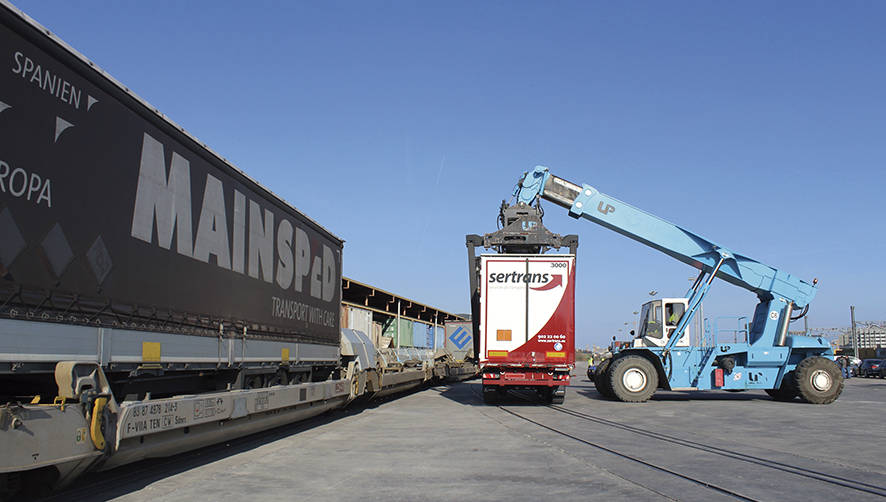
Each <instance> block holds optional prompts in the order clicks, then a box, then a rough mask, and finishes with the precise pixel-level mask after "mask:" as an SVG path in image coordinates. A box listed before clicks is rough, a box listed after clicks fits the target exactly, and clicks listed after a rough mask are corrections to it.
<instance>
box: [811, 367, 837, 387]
mask: <svg viewBox="0 0 886 502" xmlns="http://www.w3.org/2000/svg"><path fill="white" fill-rule="evenodd" d="M809 380H810V382H811V383H812V387H813V388H814V389H815V390H817V391H826V390H828V389H830V388H831V385H833V381H832V380H831V375H830V374H828V372H827V371H825V370H817V371H815V372H814V373H812V376H811V377H810V378H809Z"/></svg>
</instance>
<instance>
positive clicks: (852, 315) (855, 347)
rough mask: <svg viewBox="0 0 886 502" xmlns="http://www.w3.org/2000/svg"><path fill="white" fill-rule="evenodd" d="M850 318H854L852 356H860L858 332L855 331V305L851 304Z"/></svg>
mask: <svg viewBox="0 0 886 502" xmlns="http://www.w3.org/2000/svg"><path fill="white" fill-rule="evenodd" d="M849 318H850V319H852V356H853V357H858V334H857V333H856V332H855V305H850V306H849Z"/></svg>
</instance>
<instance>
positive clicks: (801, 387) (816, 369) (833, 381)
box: [794, 356, 843, 404]
mask: <svg viewBox="0 0 886 502" xmlns="http://www.w3.org/2000/svg"><path fill="white" fill-rule="evenodd" d="M794 380H795V382H796V383H795V385H796V387H797V392H798V393H799V394H800V397H802V398H803V399H805V400H806V401H808V402H810V403H813V404H829V403H833V402H834V401H836V400H837V398H838V397H840V394H841V393H842V392H843V375H842V373H841V372H840V368H838V367H837V364H836V363H835V362H834V361H831V360H830V359H827V358H824V357H821V356H813V357H807V358H806V359H803V360H802V361H800V364H798V365H797V369H796V370H794Z"/></svg>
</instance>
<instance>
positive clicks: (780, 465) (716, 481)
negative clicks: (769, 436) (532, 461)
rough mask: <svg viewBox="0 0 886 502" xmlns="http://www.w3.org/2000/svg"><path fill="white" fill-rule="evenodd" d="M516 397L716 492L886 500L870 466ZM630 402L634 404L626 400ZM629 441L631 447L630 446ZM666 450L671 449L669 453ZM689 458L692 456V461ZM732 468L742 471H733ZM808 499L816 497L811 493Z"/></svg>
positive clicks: (528, 411) (545, 424)
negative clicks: (714, 440) (679, 432)
mask: <svg viewBox="0 0 886 502" xmlns="http://www.w3.org/2000/svg"><path fill="white" fill-rule="evenodd" d="M514 397H515V398H516V399H514V400H513V401H512V403H499V404H498V405H497V407H498V408H499V409H500V410H502V411H503V412H505V413H507V414H509V415H511V416H513V417H516V418H518V419H520V420H523V421H525V422H527V423H530V424H532V425H533V426H535V427H538V428H541V429H544V430H547V431H549V432H552V433H554V434H556V435H558V436H561V437H563V438H567V439H569V440H570V441H573V442H576V443H579V444H582V445H585V446H589V447H592V448H594V449H595V450H596V451H597V452H599V453H601V454H602V455H603V457H604V458H605V457H606V456H609V458H613V457H615V458H617V459H621V460H623V461H626V462H630V463H633V464H636V465H639V466H642V467H643V468H644V469H648V470H650V471H655V472H657V473H661V474H663V475H666V476H669V477H672V478H674V479H678V480H681V481H683V482H687V483H689V484H691V485H694V486H697V487H701V488H703V489H704V490H706V491H710V492H711V494H712V495H713V494H717V495H720V496H723V497H724V498H731V499H736V500H745V501H763V500H784V499H785V498H784V497H783V493H782V495H779V487H778V485H779V484H780V483H781V484H783V486H788V485H789V484H790V485H793V484H794V483H796V482H798V481H799V482H800V483H802V485H803V489H802V492H804V493H805V492H809V493H816V494H818V496H815V497H814V498H819V496H822V495H824V492H828V491H830V492H835V493H840V494H842V496H844V497H845V496H849V495H850V494H851V496H852V497H853V498H854V499H856V500H857V499H859V498H860V499H862V500H868V499H870V500H876V499H886V486H884V485H882V484H878V483H877V482H871V481H870V480H864V479H861V478H863V476H865V475H866V474H868V473H867V472H866V471H863V470H859V469H854V468H848V469H847V467H846V466H844V465H841V464H838V463H830V462H828V461H827V460H823V459H809V458H806V459H805V460H808V461H812V462H815V463H819V464H821V465H819V466H817V467H815V468H812V467H810V466H808V465H806V466H804V465H801V462H799V461H798V462H788V461H784V460H779V459H776V458H767V457H766V456H765V455H760V454H749V453H742V452H739V451H735V450H734V449H729V448H727V447H723V446H717V445H714V444H709V443H705V442H702V441H698V440H696V439H691V438H687V437H679V436H676V435H674V434H665V433H660V432H655V431H652V430H647V429H643V428H640V427H636V426H633V425H629V424H625V423H620V422H617V421H615V420H611V419H609V418H605V417H601V416H597V415H592V414H590V413H587V412H583V411H577V410H574V409H570V408H567V407H565V406H563V405H540V404H537V405H536V406H532V407H527V406H526V404H528V403H533V404H536V403H537V402H536V401H535V400H534V399H532V398H531V397H528V396H527V395H523V394H514ZM625 406H631V405H630V404H626V405H625ZM542 409H543V410H545V411H548V410H549V411H552V412H554V413H556V414H557V415H562V416H565V417H569V418H568V420H570V421H569V422H567V423H565V424H564V423H563V422H562V420H556V419H553V417H552V415H551V414H547V413H539V412H538V411H539V410H542ZM583 425H592V426H593V429H583V427H582V426H583ZM761 427H762V426H761ZM601 428H602V429H601ZM724 430H725V429H724ZM626 444H627V445H630V446H629V447H625V445H626ZM663 452H666V453H664V454H663ZM777 454H778V452H775V455H774V456H777ZM663 456H664V457H665V458H667V457H668V456H672V457H673V458H678V457H679V458H681V459H683V460H680V461H674V462H668V461H667V460H665V461H662V457H663ZM686 459H690V460H689V461H686ZM687 464H688V465H687ZM807 464H808V462H807ZM711 465H717V466H719V469H718V471H719V472H718V473H716V472H715V473H712V472H711V470H710V469H705V468H694V467H701V466H711ZM828 466H832V467H833V468H834V470H835V471H840V470H843V471H846V470H851V471H852V473H851V474H854V475H851V474H850V475H847V473H845V472H842V473H841V472H827V470H829V469H828ZM602 467H604V469H605V470H607V471H608V472H610V473H612V474H614V475H616V476H618V477H620V478H622V479H624V480H626V481H628V482H630V483H632V484H635V485H637V486H640V487H643V488H645V489H647V490H650V491H652V492H654V493H657V494H659V495H661V496H663V497H665V498H670V499H674V500H682V497H681V496H679V495H674V494H673V493H667V491H665V490H660V489H659V488H658V487H657V486H655V484H654V483H650V482H649V480H647V479H643V478H642V477H641V478H637V477H636V476H623V475H620V474H619V473H618V472H617V470H616V469H612V468H611V467H610V466H608V465H606V464H603V465H602ZM706 471H707V472H706ZM726 473H736V474H738V475H736V476H731V475H729V474H726ZM787 478H792V479H787ZM770 480H771V481H770ZM767 482H768V483H769V484H770V485H771V490H767V489H765V488H764V487H763V485H765V484H766V483H767ZM823 490H824V492H823ZM793 495H796V496H798V498H801V497H799V495H800V493H799V492H796V493H793ZM825 496H826V495H825ZM807 500H811V499H810V498H807Z"/></svg>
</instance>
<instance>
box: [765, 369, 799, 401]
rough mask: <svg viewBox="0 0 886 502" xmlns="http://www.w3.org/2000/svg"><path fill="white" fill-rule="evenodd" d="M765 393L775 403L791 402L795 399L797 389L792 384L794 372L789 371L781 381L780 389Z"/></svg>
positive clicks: (768, 390)
mask: <svg viewBox="0 0 886 502" xmlns="http://www.w3.org/2000/svg"><path fill="white" fill-rule="evenodd" d="M766 393H767V394H769V396H770V397H771V398H772V399H775V400H776V401H793V399H794V398H795V397H797V387H796V385H795V382H794V372H793V371H790V372H788V373H786V374H785V376H784V378H782V379H781V387H779V388H777V389H766Z"/></svg>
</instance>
